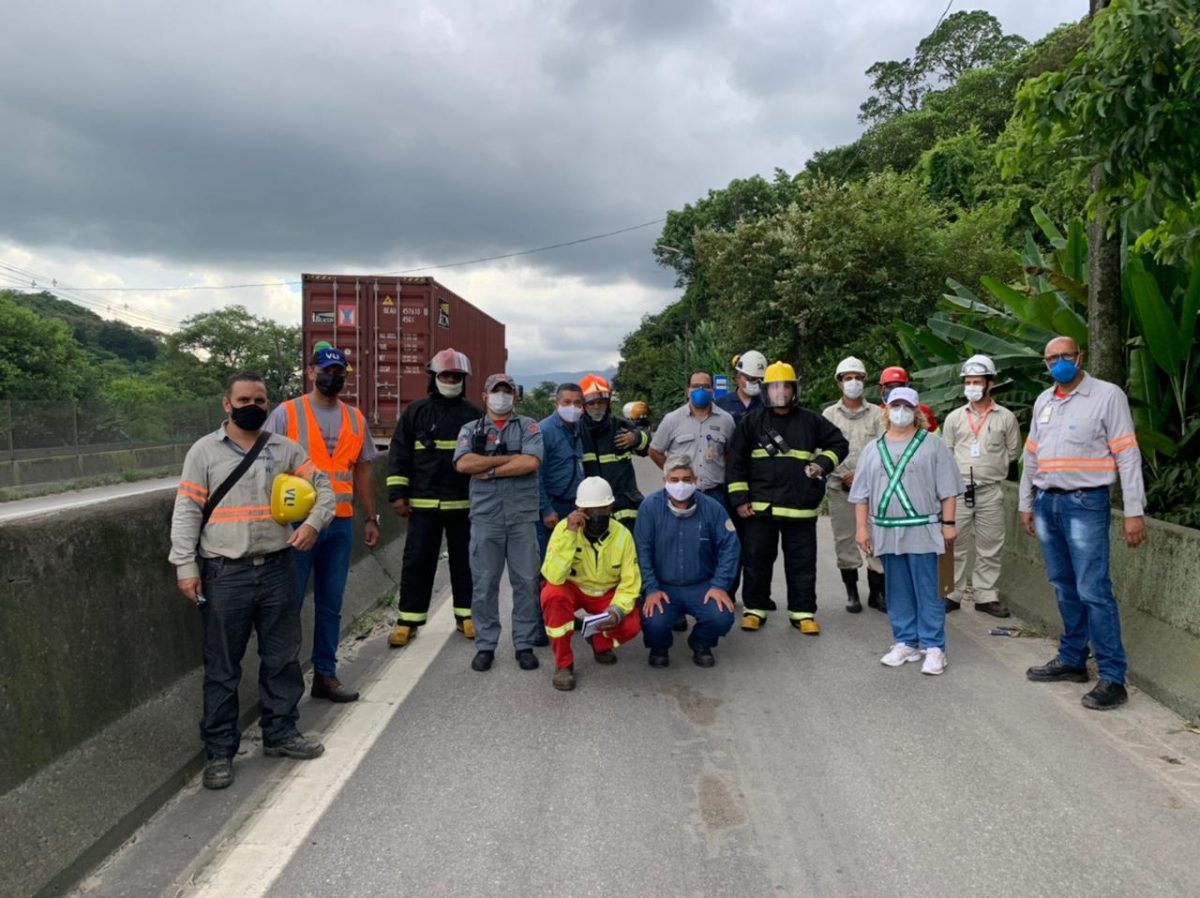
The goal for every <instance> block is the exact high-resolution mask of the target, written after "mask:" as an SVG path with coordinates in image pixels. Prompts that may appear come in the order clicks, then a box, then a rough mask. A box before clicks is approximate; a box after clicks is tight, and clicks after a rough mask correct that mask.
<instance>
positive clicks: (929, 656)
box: [921, 649, 946, 677]
mask: <svg viewBox="0 0 1200 898" xmlns="http://www.w3.org/2000/svg"><path fill="white" fill-rule="evenodd" d="M945 672H946V653H945V652H943V651H942V650H941V649H926V650H925V663H924V664H922V665H921V673H923V674H929V675H930V676H931V677H936V676H938V675H939V674H944V673H945Z"/></svg>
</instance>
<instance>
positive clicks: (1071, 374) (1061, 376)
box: [1050, 359, 1079, 384]
mask: <svg viewBox="0 0 1200 898" xmlns="http://www.w3.org/2000/svg"><path fill="white" fill-rule="evenodd" d="M1078 374H1079V366H1078V365H1076V364H1075V363H1074V362H1072V361H1071V360H1070V359H1059V360H1058V361H1057V362H1055V363H1054V364H1053V365H1051V366H1050V376H1051V377H1053V378H1054V379H1055V380H1056V381H1058V382H1059V383H1060V384H1069V383H1070V382H1071V381H1073V380H1074V379H1075V377H1076V376H1077V375H1078Z"/></svg>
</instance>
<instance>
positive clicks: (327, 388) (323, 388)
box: [317, 372, 346, 397]
mask: <svg viewBox="0 0 1200 898" xmlns="http://www.w3.org/2000/svg"><path fill="white" fill-rule="evenodd" d="M344 386H346V375H344V374H326V373H324V372H322V373H320V374H318V375H317V391H318V392H319V393H320V394H321V395H322V396H331V397H332V396H336V395H337V394H338V393H340V392H342V387H344Z"/></svg>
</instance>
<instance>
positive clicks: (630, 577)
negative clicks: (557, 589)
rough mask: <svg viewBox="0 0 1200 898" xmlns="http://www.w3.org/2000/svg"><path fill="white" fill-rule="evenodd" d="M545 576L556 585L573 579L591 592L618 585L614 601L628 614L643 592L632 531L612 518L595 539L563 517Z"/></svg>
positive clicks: (601, 592) (598, 593) (597, 593)
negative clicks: (573, 527)
mask: <svg viewBox="0 0 1200 898" xmlns="http://www.w3.org/2000/svg"><path fill="white" fill-rule="evenodd" d="M542 576H543V577H545V578H546V581H547V582H548V583H553V584H554V585H555V586H561V585H562V584H563V583H565V582H567V581H568V580H570V581H571V582H572V583H574V584H575V585H576V586H578V587H579V589H580V591H581V592H583V593H585V594H586V595H589V596H602V595H604V594H605V593H606V592H608V591H609V590H610V589H612V588H613V587H616V593H615V594H614V595H613V599H612V603H613V604H614V605H616V606H617V607H618V608H620V609H621V610H622V611H623V612H624V613H625V614H632V613H633V610H634V608H635V607H636V605H637V600H638V596H639V595H641V593H642V571H641V569H640V568H639V567H638V560H637V548H636V547H635V546H634V543H633V534H632V533H630V532H629V530H628V529H626V527H625V526H624V525H622V524H621V523H620V522H618V521H609V523H608V533H606V534H605V535H604V537H603V538H602V539H600V540H599V541H597V542H592V541H591V540H590V539H588V538H587V537H586V536H585V535H584V533H583V529H582V528H581V529H579V530H576V531H571V530H568V529H567V519H566V518H563V519H562V520H561V521H559V522H558V526H557V527H555V528H554V533H552V534H551V535H550V545H549V546H548V547H547V548H546V560H545V562H544V563H543V564H542Z"/></svg>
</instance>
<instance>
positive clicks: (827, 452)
mask: <svg viewBox="0 0 1200 898" xmlns="http://www.w3.org/2000/svg"><path fill="white" fill-rule="evenodd" d="M817 454H818V455H824V456H825V457H826V458H827V459H829V460H830V461H831V462H833V466H834V467H835V468H836V467H837V466H838V457H837V453H836V452H834V451H833V450H832V449H822V450H821V451H820V452H819V453H817Z"/></svg>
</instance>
